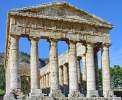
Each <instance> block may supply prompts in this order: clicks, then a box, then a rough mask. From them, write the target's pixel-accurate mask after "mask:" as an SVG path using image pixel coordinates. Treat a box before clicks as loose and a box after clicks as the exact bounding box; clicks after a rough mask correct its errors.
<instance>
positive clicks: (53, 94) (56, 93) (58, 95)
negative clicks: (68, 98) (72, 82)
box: [49, 90, 65, 98]
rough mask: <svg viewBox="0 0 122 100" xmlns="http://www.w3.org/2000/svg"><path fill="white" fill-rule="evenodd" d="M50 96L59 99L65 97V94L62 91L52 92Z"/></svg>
mask: <svg viewBox="0 0 122 100" xmlns="http://www.w3.org/2000/svg"><path fill="white" fill-rule="evenodd" d="M49 96H50V97H54V98H57V97H65V96H64V95H63V93H62V92H61V90H51V92H50V94H49Z"/></svg>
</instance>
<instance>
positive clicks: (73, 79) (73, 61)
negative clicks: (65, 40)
mask: <svg viewBox="0 0 122 100" xmlns="http://www.w3.org/2000/svg"><path fill="white" fill-rule="evenodd" d="M77 79H78V78H77V57H76V43H75V42H73V41H70V43H69V97H72V96H80V92H79V90H78V80H77Z"/></svg>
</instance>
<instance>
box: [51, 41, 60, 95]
mask: <svg viewBox="0 0 122 100" xmlns="http://www.w3.org/2000/svg"><path fill="white" fill-rule="evenodd" d="M50 42H51V43H50V96H52V97H59V96H61V91H60V89H59V68H58V55H57V53H58V52H57V41H56V40H53V39H51V40H50Z"/></svg>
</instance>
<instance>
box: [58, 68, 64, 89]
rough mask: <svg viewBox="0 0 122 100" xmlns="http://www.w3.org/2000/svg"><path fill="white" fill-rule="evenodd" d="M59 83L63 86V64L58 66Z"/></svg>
mask: <svg viewBox="0 0 122 100" xmlns="http://www.w3.org/2000/svg"><path fill="white" fill-rule="evenodd" d="M59 84H60V87H63V66H60V67H59Z"/></svg>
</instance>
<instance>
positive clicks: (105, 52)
mask: <svg viewBox="0 0 122 100" xmlns="http://www.w3.org/2000/svg"><path fill="white" fill-rule="evenodd" d="M109 61H110V59H109V45H103V48H102V78H103V95H104V97H109V96H110V93H109V92H110V91H111V85H110V69H109V67H110V62H109Z"/></svg>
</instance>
